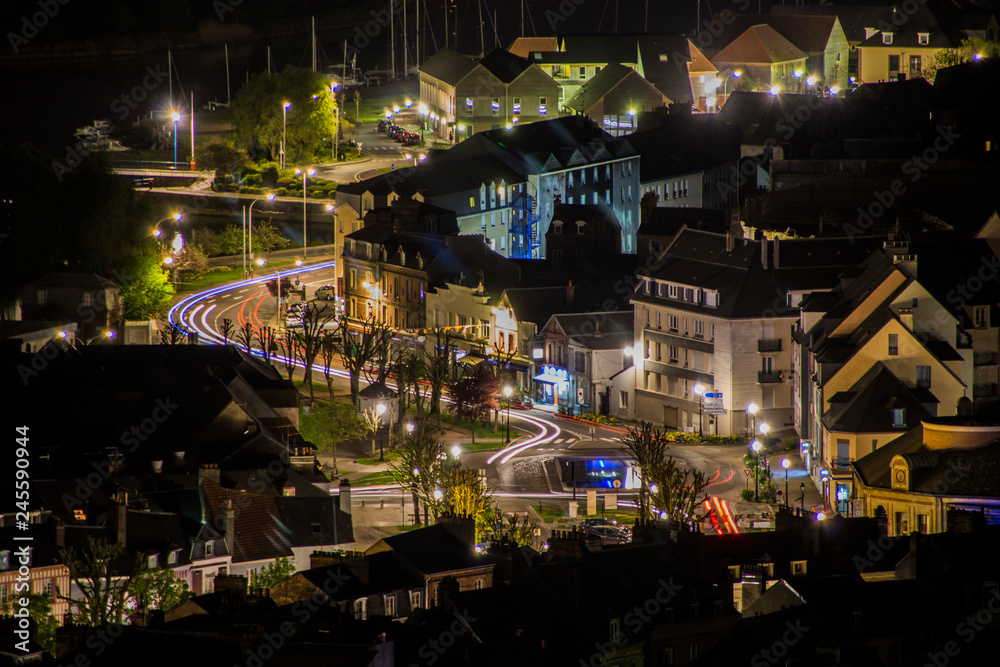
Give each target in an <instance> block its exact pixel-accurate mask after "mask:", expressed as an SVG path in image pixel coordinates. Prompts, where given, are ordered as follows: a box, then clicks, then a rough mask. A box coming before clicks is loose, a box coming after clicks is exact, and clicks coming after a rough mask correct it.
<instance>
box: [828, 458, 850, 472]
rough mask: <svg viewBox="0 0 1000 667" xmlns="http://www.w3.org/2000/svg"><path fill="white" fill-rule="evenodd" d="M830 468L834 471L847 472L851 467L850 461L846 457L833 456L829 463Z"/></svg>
mask: <svg viewBox="0 0 1000 667" xmlns="http://www.w3.org/2000/svg"><path fill="white" fill-rule="evenodd" d="M830 467H831V468H833V469H834V470H849V469H850V467H851V459H849V458H846V457H840V456H835V457H834V458H833V459H832V460H831V461H830Z"/></svg>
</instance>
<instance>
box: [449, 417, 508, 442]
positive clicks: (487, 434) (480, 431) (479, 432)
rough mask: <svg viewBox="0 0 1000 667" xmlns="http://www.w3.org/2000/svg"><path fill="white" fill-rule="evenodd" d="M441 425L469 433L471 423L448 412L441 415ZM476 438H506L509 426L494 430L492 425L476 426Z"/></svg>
mask: <svg viewBox="0 0 1000 667" xmlns="http://www.w3.org/2000/svg"><path fill="white" fill-rule="evenodd" d="M441 423H442V424H448V425H450V426H454V427H456V428H458V429H461V430H464V431H468V430H469V426H470V424H469V422H468V421H467V420H465V419H457V418H456V417H455V415H450V414H448V413H446V412H442V413H441ZM476 437H477V438H480V437H482V438H505V439H506V437H507V425H506V422H504V423H503V426H502V427H500V426H498V427H497V428H496V429H494V428H493V425H492V424H476Z"/></svg>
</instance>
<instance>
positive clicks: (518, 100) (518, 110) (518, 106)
mask: <svg viewBox="0 0 1000 667" xmlns="http://www.w3.org/2000/svg"><path fill="white" fill-rule="evenodd" d="M513 112H514V113H515V114H519V113H521V98H520V97H515V98H514V108H513Z"/></svg>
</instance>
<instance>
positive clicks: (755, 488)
mask: <svg viewBox="0 0 1000 667" xmlns="http://www.w3.org/2000/svg"><path fill="white" fill-rule="evenodd" d="M750 448H751V449H752V450H753V451H754V454H756V456H757V470H756V472H754V475H753V501H754V502H755V503H756V502H759V496H760V482H759V480H760V450H761V449H763V445H761V444H760V441H759V440H754V441H753V442H752V443H751V444H750Z"/></svg>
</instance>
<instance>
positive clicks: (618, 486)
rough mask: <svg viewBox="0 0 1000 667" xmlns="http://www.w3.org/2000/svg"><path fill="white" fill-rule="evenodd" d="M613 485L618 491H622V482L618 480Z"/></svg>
mask: <svg viewBox="0 0 1000 667" xmlns="http://www.w3.org/2000/svg"><path fill="white" fill-rule="evenodd" d="M611 485H612V486H614V487H615V488H616V489H620V488H622V481H621V480H620V479H616V480H615V481H613V482H611Z"/></svg>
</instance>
